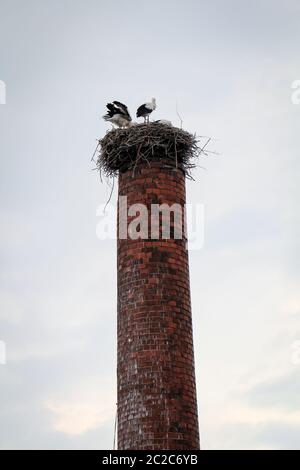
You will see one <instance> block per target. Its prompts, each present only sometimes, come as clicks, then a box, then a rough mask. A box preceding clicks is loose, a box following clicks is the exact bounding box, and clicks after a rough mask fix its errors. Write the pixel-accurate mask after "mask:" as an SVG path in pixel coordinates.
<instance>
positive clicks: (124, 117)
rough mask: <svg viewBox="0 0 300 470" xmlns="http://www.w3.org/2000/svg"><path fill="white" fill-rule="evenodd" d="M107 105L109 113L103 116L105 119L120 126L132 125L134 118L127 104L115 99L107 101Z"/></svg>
mask: <svg viewBox="0 0 300 470" xmlns="http://www.w3.org/2000/svg"><path fill="white" fill-rule="evenodd" d="M106 107H107V114H105V115H104V116H103V119H104V120H105V121H109V122H111V123H112V124H114V125H115V126H118V127H130V126H131V125H132V122H131V121H132V119H131V116H130V114H129V111H128V108H127V106H126V105H125V104H123V103H120V101H113V102H112V103H107V105H106Z"/></svg>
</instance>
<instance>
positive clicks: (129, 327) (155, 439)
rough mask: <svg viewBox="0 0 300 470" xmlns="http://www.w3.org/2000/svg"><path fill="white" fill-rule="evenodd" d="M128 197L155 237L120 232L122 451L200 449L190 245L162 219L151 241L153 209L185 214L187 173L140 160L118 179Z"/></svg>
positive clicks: (121, 193) (121, 214)
mask: <svg viewBox="0 0 300 470" xmlns="http://www.w3.org/2000/svg"><path fill="white" fill-rule="evenodd" d="M165 163H166V162H165ZM121 196H127V209H128V208H129V207H130V206H132V205H133V204H137V203H138V204H143V205H144V206H146V207H147V209H148V213H149V217H148V222H149V230H148V232H149V233H148V237H146V238H145V239H143V238H138V239H131V238H130V237H128V238H127V239H126V238H120V227H119V232H118V233H119V236H118V261H117V262H118V367H117V380H118V449H120V450H125V449H126V450H128V449H134V450H136V449H143V450H150V449H157V450H168V449H178V450H194V449H199V431H198V416H197V400H196V387H195V369H194V351H193V333H192V317H191V301H190V284H189V261H188V252H187V248H186V238H185V234H184V235H183V237H181V239H176V237H175V234H174V230H175V229H176V223H177V222H176V223H174V220H173V219H172V218H171V220H172V223H171V234H170V238H167V239H166V238H162V236H161V229H162V226H161V225H162V218H161V217H160V236H159V239H155V238H151V235H150V228H151V223H150V222H151V205H153V204H168V205H169V206H172V205H173V204H178V205H179V206H180V207H181V208H182V211H184V205H185V201H186V199H185V198H186V196H185V174H184V172H183V171H182V170H181V169H179V168H176V167H173V168H171V167H170V165H164V161H162V159H161V158H160V161H151V165H150V166H149V164H148V163H147V162H145V161H141V163H139V164H137V165H136V168H135V169H134V171H133V170H132V169H128V170H125V171H124V172H120V173H119V201H120V199H121V198H120V197H121ZM179 206H177V208H178V207H179ZM127 209H126V208H123V209H120V206H119V213H118V222H119V224H120V223H121V217H125V220H126V221H127V223H128V224H130V222H131V221H132V220H133V219H134V218H135V217H134V216H132V214H131V217H129V216H127ZM138 215H139V213H137V214H136V216H138ZM126 217H127V219H126ZM182 223H184V221H183V222H182ZM177 228H178V227H177ZM122 230H123V229H122ZM122 236H123V235H122Z"/></svg>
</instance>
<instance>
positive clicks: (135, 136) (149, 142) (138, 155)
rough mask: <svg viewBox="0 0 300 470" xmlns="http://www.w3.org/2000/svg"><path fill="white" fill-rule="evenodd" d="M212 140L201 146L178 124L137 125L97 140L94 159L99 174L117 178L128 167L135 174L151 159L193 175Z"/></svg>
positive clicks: (111, 132)
mask: <svg viewBox="0 0 300 470" xmlns="http://www.w3.org/2000/svg"><path fill="white" fill-rule="evenodd" d="M209 140H210V139H209ZM209 140H208V141H207V142H206V144H205V145H204V146H201V145H200V139H199V138H197V137H196V135H192V134H190V133H189V132H187V131H184V130H182V129H179V128H178V127H173V126H171V125H167V124H161V123H150V124H138V125H135V126H133V127H129V128H126V129H114V130H112V131H109V132H107V133H106V135H105V136H104V137H103V139H100V140H98V145H97V147H96V150H95V152H94V155H93V158H92V159H93V160H94V161H95V162H96V169H97V170H98V171H99V172H100V176H101V174H102V173H103V174H104V175H105V176H109V177H114V176H117V175H118V174H119V173H123V172H125V171H128V170H132V172H133V174H134V171H135V169H136V167H137V165H138V164H139V163H142V162H144V163H147V164H148V165H149V166H151V161H162V163H163V165H164V166H167V167H171V168H180V169H181V170H182V171H183V172H184V173H185V174H186V175H187V176H190V177H191V173H190V172H191V170H192V169H193V168H195V167H196V162H195V160H196V159H197V157H199V156H200V155H202V154H204V155H207V151H206V150H205V147H206V146H207V144H208V142H209ZM96 155H97V158H96V159H95V157H96Z"/></svg>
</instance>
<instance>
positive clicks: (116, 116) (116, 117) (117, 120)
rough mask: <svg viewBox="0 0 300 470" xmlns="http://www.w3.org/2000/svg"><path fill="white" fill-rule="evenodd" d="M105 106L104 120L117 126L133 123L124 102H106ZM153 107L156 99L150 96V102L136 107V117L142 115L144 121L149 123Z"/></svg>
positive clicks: (126, 125) (128, 125) (127, 125)
mask: <svg viewBox="0 0 300 470" xmlns="http://www.w3.org/2000/svg"><path fill="white" fill-rule="evenodd" d="M106 107H107V114H105V116H103V119H104V120H105V121H109V122H111V123H112V124H115V125H116V126H118V127H131V126H132V125H133V123H132V119H131V116H130V114H129V111H128V108H127V106H126V105H125V104H123V103H120V101H113V102H112V103H108V104H107V105H106ZM155 109H156V101H155V98H152V100H151V102H150V103H144V104H142V105H141V106H140V107H139V108H138V109H137V112H136V117H138V118H139V117H143V118H144V121H145V123H149V116H150V114H151V113H152V111H154V110H155Z"/></svg>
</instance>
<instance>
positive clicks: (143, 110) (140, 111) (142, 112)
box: [136, 104, 151, 117]
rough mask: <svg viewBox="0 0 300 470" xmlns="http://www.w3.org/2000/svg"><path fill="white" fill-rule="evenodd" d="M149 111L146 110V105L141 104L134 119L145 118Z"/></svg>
mask: <svg viewBox="0 0 300 470" xmlns="http://www.w3.org/2000/svg"><path fill="white" fill-rule="evenodd" d="M149 111H150V109H148V108H147V106H146V104H142V105H141V106H139V108H138V109H137V111H136V117H141V116H145V114H148V113H149ZM150 112H151V111H150Z"/></svg>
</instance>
